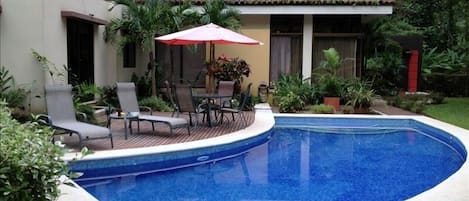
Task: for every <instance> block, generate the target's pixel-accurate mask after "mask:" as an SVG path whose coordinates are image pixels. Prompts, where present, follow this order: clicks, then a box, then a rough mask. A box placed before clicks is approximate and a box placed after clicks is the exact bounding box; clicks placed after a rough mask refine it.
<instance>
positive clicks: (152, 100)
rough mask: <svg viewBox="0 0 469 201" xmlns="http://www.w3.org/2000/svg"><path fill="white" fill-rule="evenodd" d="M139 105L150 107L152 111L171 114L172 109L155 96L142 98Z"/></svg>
mask: <svg viewBox="0 0 469 201" xmlns="http://www.w3.org/2000/svg"><path fill="white" fill-rule="evenodd" d="M139 105H141V106H146V107H150V108H151V110H152V111H161V112H171V111H173V109H172V108H171V107H170V106H169V104H168V103H167V102H165V101H164V100H163V99H161V98H159V97H157V96H151V97H146V98H143V99H142V100H140V101H139Z"/></svg>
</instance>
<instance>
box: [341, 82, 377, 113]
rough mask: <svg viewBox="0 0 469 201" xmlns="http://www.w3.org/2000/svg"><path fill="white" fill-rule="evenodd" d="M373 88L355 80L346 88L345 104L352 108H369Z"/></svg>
mask: <svg viewBox="0 0 469 201" xmlns="http://www.w3.org/2000/svg"><path fill="white" fill-rule="evenodd" d="M373 96H374V90H373V89H371V88H370V87H369V86H368V85H367V84H366V83H364V82H362V81H360V80H357V81H356V82H354V84H351V85H350V86H349V87H348V88H347V94H346V98H347V105H351V106H352V107H353V108H369V107H371V104H372V103H373Z"/></svg>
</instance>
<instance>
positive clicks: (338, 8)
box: [233, 5, 392, 15]
mask: <svg viewBox="0 0 469 201" xmlns="http://www.w3.org/2000/svg"><path fill="white" fill-rule="evenodd" d="M233 7H234V8H237V9H238V10H239V11H240V13H241V14H242V15H390V14H392V6H391V5H377V6H376V5H362V6H361V5H359V6H347V5H344V6H342V5H301V6H300V5H285V6H278V5H275V6H273V5H263V6H259V5H256V6H233Z"/></svg>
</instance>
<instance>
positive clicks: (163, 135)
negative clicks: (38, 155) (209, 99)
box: [56, 105, 416, 151]
mask: <svg viewBox="0 0 469 201" xmlns="http://www.w3.org/2000/svg"><path fill="white" fill-rule="evenodd" d="M372 109H374V110H376V111H378V112H379V113H381V114H385V115H416V114H415V113H412V112H409V111H405V110H402V109H399V108H395V107H392V106H388V105H376V106H374V107H373V108H372ZM155 114H156V115H162V116H168V117H169V116H171V113H162V112H157V113H155ZM244 114H245V115H246V118H247V120H248V125H249V124H252V123H253V122H254V117H255V115H254V112H253V111H246V112H244ZM181 117H182V118H186V119H189V116H187V115H181ZM227 117H228V118H225V120H224V123H223V124H220V125H218V126H214V127H212V128H210V127H208V126H207V123H206V122H205V123H199V125H198V126H197V127H192V128H191V135H188V133H187V129H185V128H179V129H174V130H173V135H170V133H169V128H168V127H167V126H166V125H164V124H155V126H156V128H155V132H153V131H152V128H151V123H149V122H141V123H140V133H137V128H136V127H137V125H136V124H135V123H134V126H133V131H134V134H132V135H130V134H129V135H128V139H127V140H125V138H124V125H123V123H124V122H123V120H117V119H115V120H112V124H111V131H112V133H113V139H114V149H127V148H137V147H150V146H157V145H165V144H175V143H183V142H189V141H195V140H201V139H207V138H212V137H217V136H221V135H225V134H228V133H231V132H234V131H237V130H241V129H243V128H244V125H243V122H242V121H240V120H239V118H238V116H237V114H235V119H236V121H234V122H233V121H232V118H231V116H227ZM98 118H101V121H105V119H106V116H104V115H103V116H100V117H98ZM200 118H201V117H200ZM56 139H58V137H56ZM63 140H64V142H65V144H67V146H68V147H70V148H73V149H75V150H78V148H79V146H78V138H77V136H76V135H72V136H71V137H70V136H67V135H65V136H64V137H63ZM84 146H86V147H88V148H89V149H90V150H95V151H98V150H112V149H111V144H110V141H109V139H103V140H91V141H85V142H84Z"/></svg>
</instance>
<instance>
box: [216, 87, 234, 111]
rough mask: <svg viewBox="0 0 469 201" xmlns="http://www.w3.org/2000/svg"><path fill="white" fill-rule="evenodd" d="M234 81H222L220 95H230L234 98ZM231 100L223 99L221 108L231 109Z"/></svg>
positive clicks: (219, 89) (219, 88)
mask: <svg viewBox="0 0 469 201" xmlns="http://www.w3.org/2000/svg"><path fill="white" fill-rule="evenodd" d="M234 86H235V82H234V81H220V82H219V83H218V95H229V96H233V92H234ZM232 98H233V97H231V98H221V99H220V107H231V99H232Z"/></svg>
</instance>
